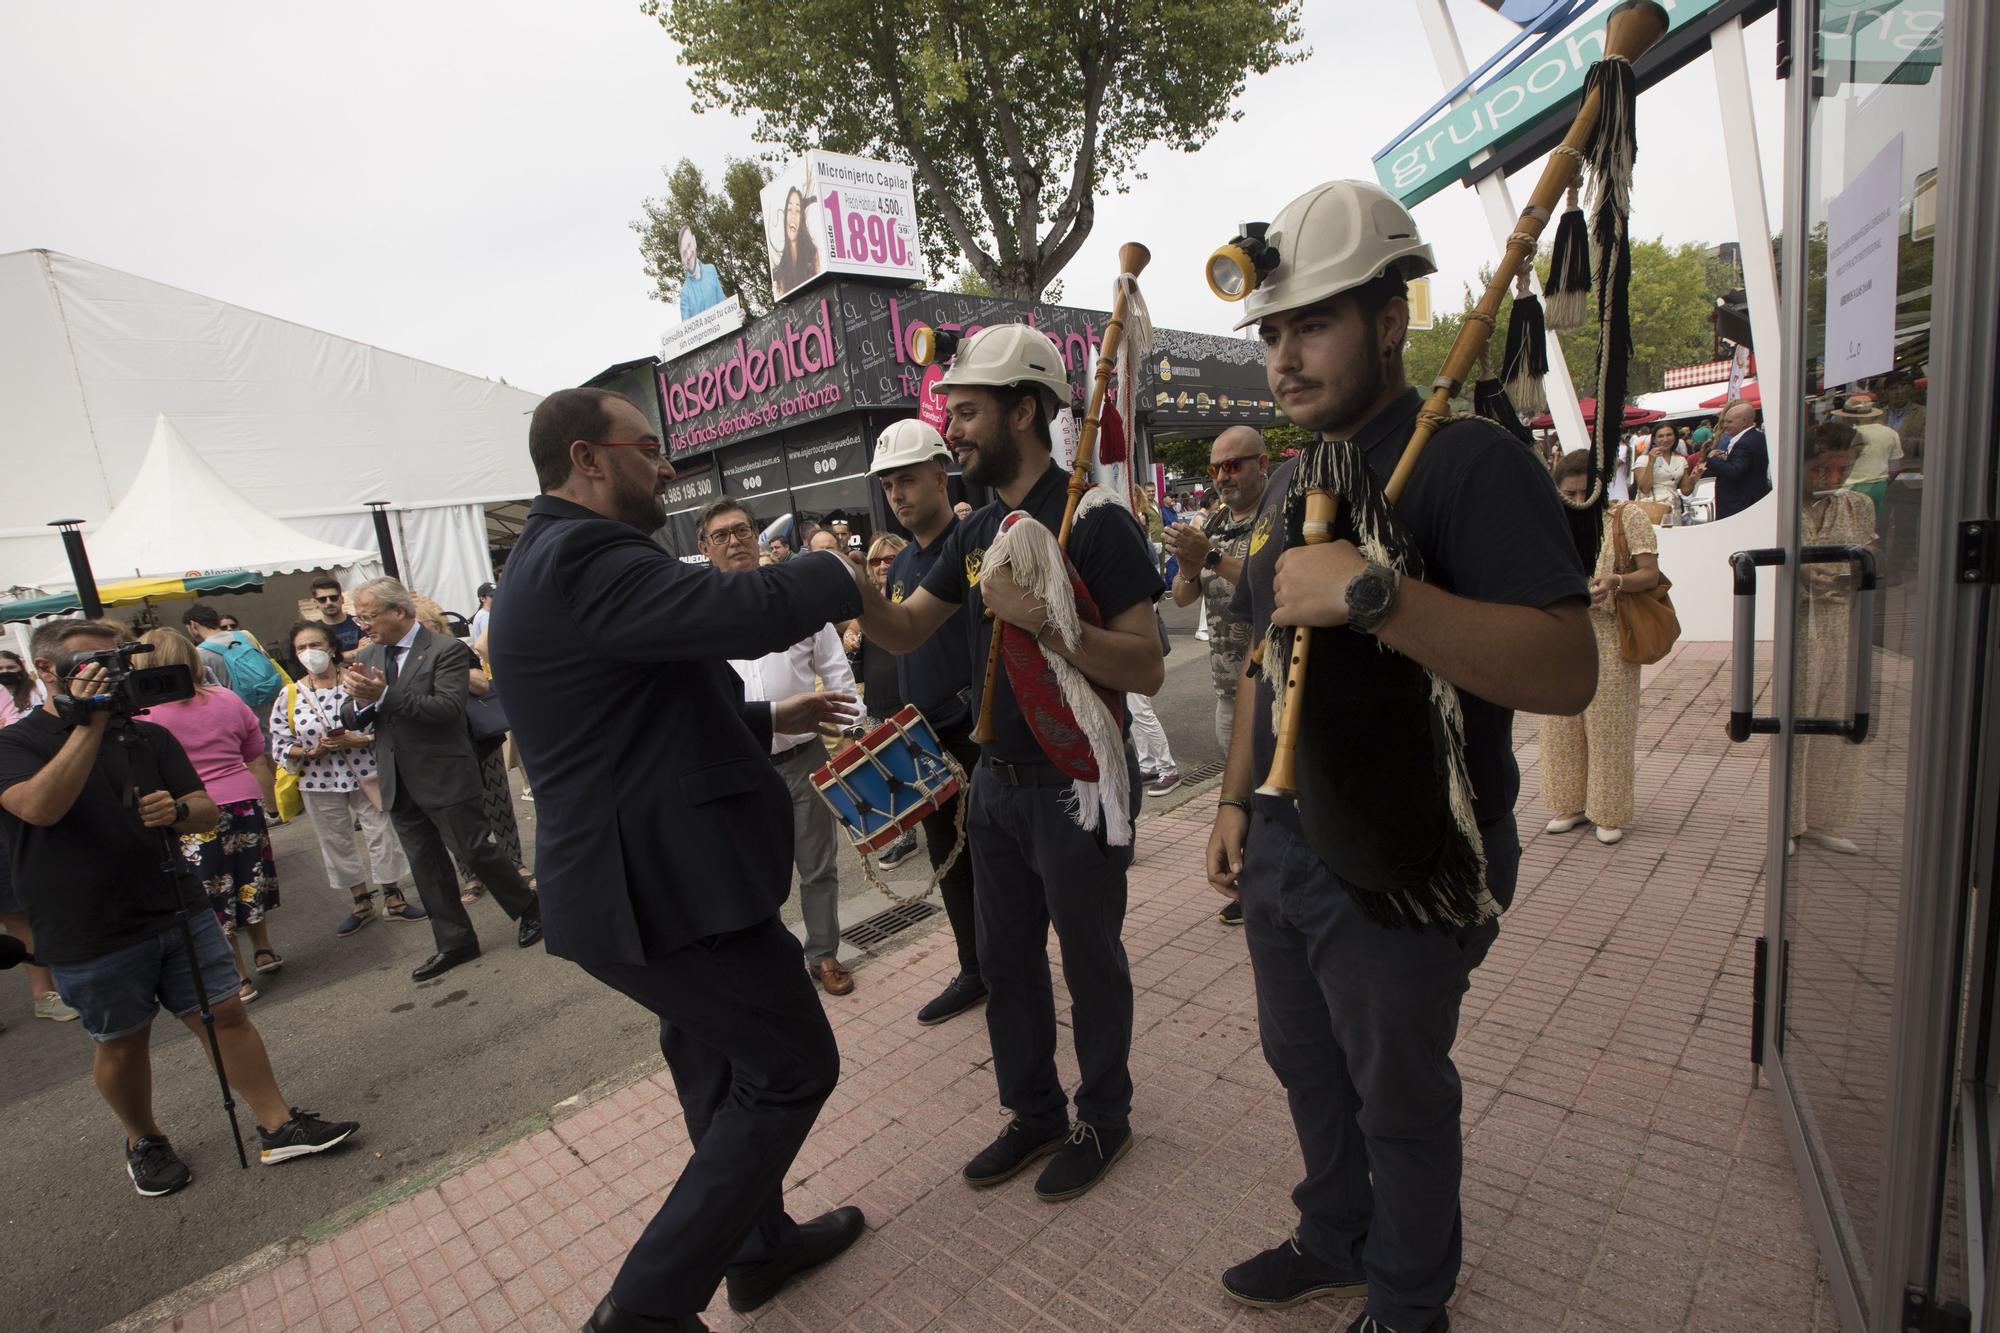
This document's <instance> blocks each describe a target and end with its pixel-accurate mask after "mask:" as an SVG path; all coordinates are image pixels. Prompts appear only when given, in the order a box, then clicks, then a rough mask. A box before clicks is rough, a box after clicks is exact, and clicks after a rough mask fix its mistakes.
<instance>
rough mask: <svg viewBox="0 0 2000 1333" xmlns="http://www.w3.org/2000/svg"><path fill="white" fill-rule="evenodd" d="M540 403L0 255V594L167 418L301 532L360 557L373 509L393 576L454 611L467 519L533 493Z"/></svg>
mask: <svg viewBox="0 0 2000 1333" xmlns="http://www.w3.org/2000/svg"><path fill="white" fill-rule="evenodd" d="M538 401H539V395H536V394H532V393H528V392H525V391H523V390H520V389H515V388H512V387H510V386H508V385H505V384H499V383H496V382H494V381H492V380H487V379H482V378H480V377H479V376H477V375H468V374H464V373H462V372H460V371H456V370H448V369H446V368H444V367H442V366H435V365H431V364H429V363H427V362H423V361H419V360H416V359H415V358H413V357H407V356H399V355H397V354H396V353H393V352H385V351H383V350H381V349H380V348H376V347H370V346H368V345H367V344H365V343H360V342H356V341H354V340H352V339H348V338H341V337H338V336H336V335H334V334H330V333H325V332H322V331H320V330H318V329H311V328H306V327H304V326H302V325H299V324H295V323H292V322H290V321H288V320H283V319H278V318H275V317H273V316H270V315H265V314H259V313H258V312H256V311H253V310H246V309H244V308H242V307H241V306H235V305H230V304H229V303H227V302H225V301H219V300H216V299H215V298H213V297H209V296H202V295H198V294H196V293H193V292H187V291H182V290H180V289H179V288H175V287H169V286H167V285H165V284H163V283H158V282H153V281H151V280H149V279H146V278H141V277H136V276H134V275H132V274H129V273H121V272H119V271H117V270H116V269H110V268H105V267H103V266H102V265H98V264H92V263H88V262H86V261H84V260H80V259H75V258H72V257H70V256H68V255H64V254H58V253H54V252H51V251H48V250H22V251H16V252H14V253H11V254H0V466H4V467H5V469H6V472H5V475H6V477H7V482H6V484H5V485H0V588H4V587H8V586H12V585H16V584H23V583H27V582H28V581H29V580H31V579H34V578H39V577H42V576H44V575H45V574H46V573H48V572H49V568H50V566H51V564H52V561H51V560H50V558H49V554H48V553H49V552H50V551H51V550H53V549H55V548H54V547H52V546H51V545H50V544H49V529H48V528H47V526H46V525H47V524H48V523H49V522H50V521H51V520H54V519H63V518H76V519H82V520H84V521H85V522H86V523H97V522H99V521H101V520H103V519H104V518H105V517H106V515H108V514H109V513H110V511H111V508H112V506H113V504H115V503H116V502H117V501H118V500H119V499H120V498H121V497H123V496H124V495H125V494H126V493H127V492H128V491H129V490H131V489H132V486H133V482H134V478H135V477H136V476H137V474H138V472H139V468H140V466H141V464H142V463H143V462H144V461H145V458H146V455H147V450H148V446H149V443H150V441H151V439H152V435H153V431H154V426H155V422H156V420H157V419H158V418H159V417H160V416H161V415H165V416H166V417H167V418H168V419H169V420H171V421H172V422H173V423H174V425H175V426H176V428H177V429H178V430H179V431H180V432H181V434H182V435H183V436H184V437H185V440H186V443H187V444H188V445H189V446H190V447H191V449H192V450H193V452H194V453H195V454H197V455H199V457H200V458H201V459H202V460H203V461H204V462H205V463H206V464H207V465H208V467H209V468H210V469H211V470H212V471H213V472H214V473H215V474H216V475H217V476H220V477H222V478H225V479H226V480H227V482H228V484H229V486H230V487H232V488H233V489H234V490H235V491H236V492H238V493H239V494H240V495H241V497H242V498H243V499H245V500H247V501H248V502H249V503H250V504H251V505H252V506H253V507H254V508H256V509H257V510H259V511H261V512H262V513H263V514H265V515H268V516H271V517H273V518H277V519H282V520H284V521H285V522H286V523H288V524H289V525H290V526H291V527H293V528H295V529H297V530H299V531H300V532H303V533H305V534H306V535H308V536H311V537H316V538H319V539H320V540H322V541H325V542H330V543H332V544H334V545H336V546H341V547H347V548H361V549H367V548H372V547H373V546H374V544H375V543H374V539H373V537H372V536H371V535H370V532H371V530H370V520H369V515H368V511H367V502H368V501H370V500H387V501H389V502H390V504H391V505H392V507H393V521H394V526H395V528H396V529H397V532H398V555H399V557H400V559H401V564H402V567H403V572H404V575H405V577H406V579H407V581H408V582H409V583H410V584H411V586H412V587H414V588H416V589H418V590H420V591H423V592H426V593H429V594H430V595H432V596H433V597H435V598H437V599H438V601H439V602H441V603H442V604H443V605H445V606H446V607H450V608H452V609H462V610H470V609H471V608H472V607H474V606H476V605H477V600H476V598H475V597H474V595H473V590H474V589H475V588H476V587H478V585H479V584H480V583H482V582H485V581H486V580H487V579H489V578H491V577H492V565H491V562H490V560H489V559H488V557H487V552H486V542H485V515H484V510H483V506H484V505H485V504H487V503H492V502H499V501H503V500H517V499H525V498H528V497H530V496H533V495H534V494H535V493H536V491H537V490H538V487H537V486H536V485H535V479H534V472H533V469H532V468H531V467H530V465H529V462H528V451H527V447H526V441H527V429H528V414H529V413H530V412H532V411H533V410H534V407H535V404H536V403H537V402H538ZM152 517H153V518H154V519H155V520H157V519H160V518H162V517H163V515H161V514H158V513H155V514H154V515H152ZM93 550H95V546H94V545H93ZM59 560H60V557H59V556H58V557H57V561H59ZM189 564H192V562H189ZM186 567H188V566H187V565H179V564H176V565H170V566H169V567H168V569H167V571H166V572H171V573H179V572H181V570H182V569H184V568H186ZM99 572H100V573H101V574H102V575H103V576H104V577H105V578H113V577H117V576H118V574H119V573H121V572H123V571H121V570H120V569H118V568H116V567H109V566H99ZM63 581H64V583H67V582H68V576H67V574H66V573H65V574H64V575H63Z"/></svg>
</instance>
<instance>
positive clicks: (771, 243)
mask: <svg viewBox="0 0 2000 1333" xmlns="http://www.w3.org/2000/svg"><path fill="white" fill-rule="evenodd" d="M762 198H763V205H764V243H765V249H766V250H767V252H768V253H769V255H770V259H771V294H772V295H773V296H775V297H777V298H778V299H780V300H783V299H784V298H785V297H786V296H787V295H789V294H790V293H792V292H794V291H797V290H798V289H799V288H801V287H803V286H805V285H806V284H807V283H809V282H811V281H812V280H813V279H814V278H817V277H819V276H820V275H821V274H823V273H855V274H860V275H863V276H866V277H872V278H904V279H907V280H909V281H910V282H922V281H923V278H924V266H923V257H922V252H921V250H920V248H919V246H918V243H917V209H916V194H915V182H914V179H913V177H912V174H911V171H910V168H908V167H904V166H898V165H896V164H894V163H890V162H875V161H871V160H869V159H868V158H862V157H849V156H847V155H846V154H844V153H822V152H818V151H814V152H810V153H807V154H806V155H805V156H803V157H799V158H795V159H794V160H792V161H791V162H789V163H787V164H786V165H785V167H784V169H783V170H781V171H780V172H778V174H777V175H776V176H774V177H772V178H771V181H770V183H769V184H768V185H766V186H765V187H764V191H763V196H762Z"/></svg>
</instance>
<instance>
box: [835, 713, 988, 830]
mask: <svg viewBox="0 0 2000 1333" xmlns="http://www.w3.org/2000/svg"><path fill="white" fill-rule="evenodd" d="M812 781H813V787H814V788H815V789H816V790H817V791H818V792H819V794H820V799H821V800H823V801H825V802H826V803H827V805H828V806H830V807H831V808H832V810H833V813H834V817H835V818H836V819H838V820H839V821H840V826H841V827H842V828H843V829H845V830H846V831H847V837H848V840H849V841H850V842H852V843H853V844H854V847H855V850H857V851H859V852H860V853H861V854H862V855H863V856H864V857H866V856H868V855H870V854H872V853H875V852H879V851H881V850H882V849H883V848H885V847H887V846H888V845H889V844H890V843H892V842H894V841H896V839H897V838H899V837H901V836H902V835H903V834H905V833H908V832H911V831H913V830H915V828H916V827H917V824H918V823H919V822H920V821H921V820H922V819H923V818H924V816H926V815H928V814H930V813H931V812H932V811H934V810H936V809H937V808H938V807H939V806H941V805H943V804H944V803H945V802H947V801H949V800H950V799H951V798H952V797H954V796H956V795H957V794H958V791H959V785H960V774H959V771H958V765H957V764H955V763H953V762H952V760H951V758H950V756H948V755H946V754H945V752H944V747H943V746H941V745H939V744H938V738H937V733H936V732H935V731H932V730H931V724H930V723H929V722H927V721H925V720H924V715H923V714H922V713H920V712H918V711H917V707H916V705H915V704H911V705H910V706H908V707H906V708H905V709H903V711H902V712H900V713H898V714H896V715H895V716H894V717H892V718H890V719H889V720H888V721H887V722H884V723H883V724H882V725H881V726H879V727H876V728H875V729H874V730H873V731H871V732H869V733H868V734H867V735H865V736H863V737H861V739H860V740H858V741H855V742H853V743H851V744H850V745H848V746H847V748H846V749H844V750H842V751H841V752H840V753H838V754H836V755H834V756H833V758H832V759H830V760H828V761H827V762H826V763H825V764H824V765H822V766H821V767H819V768H818V769H815V770H814V771H813V775H812Z"/></svg>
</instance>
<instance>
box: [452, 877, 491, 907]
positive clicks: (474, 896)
mask: <svg viewBox="0 0 2000 1333" xmlns="http://www.w3.org/2000/svg"><path fill="white" fill-rule="evenodd" d="M485 896H486V886H485V885H484V884H481V883H480V882H479V881H478V880H476V879H471V880H467V881H466V882H465V887H464V888H462V889H460V890H459V891H458V900H459V901H460V902H462V903H465V904H466V905H467V906H470V905H471V904H473V903H476V902H478V901H479V900H480V899H481V898H484V897H485Z"/></svg>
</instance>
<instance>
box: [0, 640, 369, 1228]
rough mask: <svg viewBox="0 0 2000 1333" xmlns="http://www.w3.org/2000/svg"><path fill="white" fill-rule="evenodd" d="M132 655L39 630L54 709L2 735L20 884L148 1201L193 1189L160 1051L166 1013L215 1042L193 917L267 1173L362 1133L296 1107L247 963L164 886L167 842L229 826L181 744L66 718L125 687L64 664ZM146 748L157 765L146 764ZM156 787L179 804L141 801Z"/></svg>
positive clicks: (37, 653)
mask: <svg viewBox="0 0 2000 1333" xmlns="http://www.w3.org/2000/svg"><path fill="white" fill-rule="evenodd" d="M118 644H119V635H118V632H117V630H116V629H115V628H114V627H113V626H110V625H107V624H104V623H103V622H101V621H88V620H64V621H56V622H53V623H50V624H45V625H43V626H41V627H40V628H38V629H37V630H36V631H35V636H34V642H33V644H32V647H31V651H30V654H29V655H30V656H31V657H32V658H33V659H34V667H35V671H36V673H37V674H38V675H40V676H41V678H42V679H43V681H45V682H46V683H47V685H48V692H49V700H48V702H47V703H46V704H45V705H43V707H41V708H40V709H37V710H36V711H35V712H33V713H31V714H28V715H27V716H25V717H23V718H22V719H21V720H20V721H19V722H17V723H15V724H14V725H13V726H11V727H8V728H7V729H6V730H5V731H4V732H0V828H4V829H5V830H6V833H7V840H8V842H9V843H11V845H12V847H13V855H14V860H13V870H14V882H15V885H16V887H17V889H18V891H19V893H20V895H21V898H22V900H23V902H25V903H26V905H27V908H28V920H29V922H30V924H31V925H32V926H33V928H34V934H35V951H36V954H37V955H38V958H39V961H41V962H42V963H44V964H46V965H47V966H48V968H49V969H50V971H52V972H53V973H54V974H55V982H56V989H57V990H58V991H59V992H60V993H61V995H62V997H63V999H64V1001H66V1002H67V1003H68V1004H69V1005H71V1006H72V1007H73V1008H75V1009H76V1010H77V1011H78V1012H79V1013H81V1014H82V1016H83V1026H84V1029H85V1030H86V1031H87V1032H89V1033H90V1035H91V1038H92V1039H93V1040H94V1042H95V1043H96V1046H95V1056H94V1061H93V1067H92V1074H93V1076H94V1077H95V1079H96V1082H97V1090H98V1092H99V1093H101V1094H102V1095H103V1097H104V1100H105V1101H106V1102H109V1103H110V1105H111V1109H112V1111H114V1112H115V1113H116V1114H117V1116H118V1119H119V1120H120V1121H121V1122H122V1123H123V1124H124V1126H125V1136H126V1137H125V1170H126V1174H128V1175H129V1176H130V1177H131V1178H132V1184H133V1186H134V1188H136V1189H137V1190H138V1191H139V1193H141V1194H143V1195H148V1196H153V1195H161V1194H171V1193H173V1192H174V1191H175V1190H177V1189H180V1188H181V1187H182V1186H184V1185H186V1184H187V1183H188V1181H189V1180H190V1179H191V1178H192V1177H191V1176H190V1174H189V1172H188V1169H187V1167H186V1166H185V1165H184V1164H183V1163H182V1162H181V1160H180V1158H179V1157H177V1156H175V1155H174V1150H173V1148H172V1146H171V1145H169V1144H168V1142H167V1139H166V1136H165V1135H163V1134H162V1133H161V1132H160V1127H159V1125H158V1124H157V1123H155V1122H154V1120H153V1071H152V1059H151V1053H150V1049H149V1048H150V1041H151V1031H152V1025H153V1016H154V1015H155V1014H156V1013H158V1012H159V1009H160V1007H161V1006H162V1005H164V1006H165V1007H166V1008H167V1010H168V1011H169V1012H171V1013H172V1014H173V1015H174V1016H175V1017H176V1018H179V1019H180V1020H181V1021H182V1022H184V1023H186V1024H187V1025H188V1028H189V1029H190V1030H191V1031H193V1032H194V1033H195V1034H196V1035H197V1036H198V1037H199V1036H200V1035H201V1021H200V1018H199V1015H198V1010H199V1009H200V1007H201V1003H200V999H199V997H198V996H197V995H196V992H195V984H194V976H193V973H192V972H191V970H190V968H189V966H188V957H187V952H186V950H185V948H184V947H183V944H182V935H181V923H180V920H179V916H180V914H181V912H182V911H188V912H189V917H188V922H189V926H190V928H191V929H192V931H193V935H194V940H195V947H196V949H197V950H198V951H199V954H200V958H201V975H202V984H203V986H204V987H205V988H206V990H207V992H208V997H209V1004H210V1011H211V1012H212V1013H213V1015H214V1018H215V1036H216V1040H217V1042H218V1043H219V1045H220V1046H221V1049H222V1061H223V1067H224V1069H225V1070H226V1071H227V1073H228V1076H229V1081H230V1083H231V1085H232V1086H233V1087H234V1088H235V1089H236V1091H237V1093H238V1095H240V1096H241V1097H242V1098H243V1099H244V1100H245V1101H247V1102H248V1103H249V1104H250V1108H251V1109H252V1110H253V1111H254V1112H255V1113H256V1116H257V1125H258V1137H259V1139H260V1140H261V1145H260V1147H261V1151H260V1153H259V1160H261V1161H262V1162H263V1163H264V1164H265V1165H267V1166H269V1165H273V1164H275V1163H278V1162H283V1161H287V1160H289V1159H291V1158H293V1157H298V1156H302V1155H304V1154H307V1153H316V1152H323V1151H325V1150H326V1149H328V1148H331V1147H333V1146H334V1145H335V1144H338V1143H340V1142H342V1141H344V1140H346V1139H347V1138H348V1137H349V1136H351V1135H352V1134H353V1133H354V1131H355V1130H356V1129H357V1128H359V1126H357V1125H355V1124H353V1123H351V1122H340V1123H329V1122H327V1121H324V1120H321V1119H319V1118H318V1117H316V1116H314V1115H312V1114H311V1113H310V1112H305V1111H298V1110H296V1109H294V1108H293V1107H292V1106H291V1105H290V1103H288V1102H287V1101H286V1100H285V1098H284V1096H283V1095H282V1094H281V1093H280V1092H279V1091H278V1084H277V1080H276V1079H275V1078H274V1077H273V1076H272V1073H271V1061H270V1057H269V1056H268V1055H266V1054H265V1052H264V1042H263V1039H262V1038H261V1037H259V1036H258V1035H257V1029H256V1028H254V1027H252V1026H251V1024H250V1020H249V1019H248V1018H247V1017H246V1016H245V1015H244V1012H243V1002H242V1001H241V1000H239V999H237V998H236V987H237V983H238V981H239V978H238V977H237V975H236V964H235V961H234V959H233V958H232V957H231V956H230V952H229V946H228V944H226V943H225V942H224V940H223V938H222V931H221V928H220V927H218V926H217V925H216V922H215V915H214V913H212V912H210V911H208V910H207V906H206V904H205V903H199V902H197V903H193V904H190V903H187V902H184V901H181V900H182V899H183V897H184V896H185V895H183V893H182V892H181V887H180V885H179V883H178V882H175V883H173V884H172V885H169V884H168V883H166V882H163V876H162V873H161V869H160V864H161V846H160V838H159V833H158V832H157V830H161V829H171V830H173V831H174V832H176V833H201V832H205V831H207V830H209V829H212V828H214V827H215V824H216V808H215V803H214V802H213V801H211V800H210V799H209V798H208V793H207V792H205V791H204V790H202V786H201V782H200V781H199V780H198V779H197V778H196V777H195V773H194V769H193V767H192V766H191V765H190V764H189V763H188V759H187V755H186V753H185V752H184V751H183V750H182V749H181V747H180V744H179V743H178V742H177V741H175V740H174V738H173V736H172V734H171V733H169V732H167V731H166V730H165V729H163V728H161V727H158V726H155V725H153V724H152V723H149V722H133V723H130V724H129V725H130V726H132V727H133V728H135V729H136V731H137V734H138V736H139V737H140V738H141V746H140V747H128V746H127V745H125V744H124V743H123V741H122V740H112V741H111V742H110V743H108V744H107V742H106V735H107V733H108V732H109V731H110V727H111V714H110V713H109V712H105V711H93V712H91V713H90V714H89V715H88V718H87V720H85V721H82V722H80V723H78V722H70V721H65V720H64V719H63V718H62V716H61V715H60V714H59V713H58V711H57V706H56V700H57V699H58V697H60V696H63V695H69V696H72V697H74V698H76V699H89V698H91V697H92V696H95V695H101V694H104V693H106V692H107V689H108V687H109V685H110V678H109V677H108V676H107V674H106V672H105V669H104V667H103V666H102V665H100V664H98V663H95V662H92V663H88V664H86V665H84V666H83V667H82V668H81V669H80V670H76V671H75V672H74V673H73V674H72V675H69V676H68V677H67V678H65V677H64V676H63V675H62V674H60V673H59V670H58V664H59V663H62V662H64V661H66V660H67V659H69V658H70V657H71V656H72V655H73V654H78V653H94V652H100V651H103V650H105V649H110V648H116V647H117V646H118ZM134 748H142V749H143V751H144V752H145V753H146V754H147V755H149V756H150V757H149V759H147V758H142V759H140V761H139V762H138V763H135V762H134V758H135V756H134V753H133V750H134ZM155 774H157V777H156V778H155V777H153V775H155ZM152 781H158V782H160V783H161V784H162V785H163V786H164V788H165V790H141V784H142V783H145V784H147V785H150V783H151V782H152ZM266 1126H269V1127H270V1128H266Z"/></svg>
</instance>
